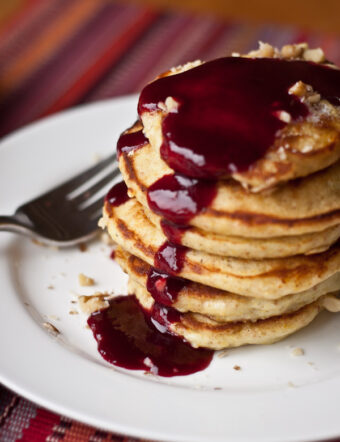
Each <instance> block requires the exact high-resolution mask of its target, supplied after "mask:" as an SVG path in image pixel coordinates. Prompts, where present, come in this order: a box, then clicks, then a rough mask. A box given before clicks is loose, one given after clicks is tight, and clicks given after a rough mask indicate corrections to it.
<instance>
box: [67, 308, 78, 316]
mask: <svg viewBox="0 0 340 442" xmlns="http://www.w3.org/2000/svg"><path fill="white" fill-rule="evenodd" d="M68 313H69V315H79V312H78V311H77V310H74V309H72V310H70V311H69V312H68Z"/></svg>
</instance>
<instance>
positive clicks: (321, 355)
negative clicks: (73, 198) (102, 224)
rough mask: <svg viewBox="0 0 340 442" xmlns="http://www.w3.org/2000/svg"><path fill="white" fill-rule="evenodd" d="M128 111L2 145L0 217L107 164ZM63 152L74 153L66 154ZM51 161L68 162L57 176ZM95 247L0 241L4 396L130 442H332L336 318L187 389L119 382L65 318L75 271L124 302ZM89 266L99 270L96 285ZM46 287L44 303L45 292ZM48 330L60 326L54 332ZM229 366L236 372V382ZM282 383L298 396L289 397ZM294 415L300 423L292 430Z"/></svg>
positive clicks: (246, 352)
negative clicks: (136, 440) (148, 441)
mask: <svg viewBox="0 0 340 442" xmlns="http://www.w3.org/2000/svg"><path fill="white" fill-rule="evenodd" d="M136 102H137V99H136V97H128V98H121V99H116V100H109V101H106V102H102V103H98V104H94V105H91V106H86V107H83V108H79V109H75V110H73V111H68V112H65V113H62V114H60V115H57V116H55V117H52V118H48V119H45V120H43V121H41V122H39V123H36V124H34V125H32V126H30V127H27V128H24V129H22V130H20V131H18V132H17V133H16V134H13V135H12V136H10V137H7V138H5V139H4V140H3V141H2V143H1V145H0V164H6V166H7V165H8V167H6V168H4V169H6V170H3V171H2V174H1V176H0V185H1V188H2V189H3V188H4V183H6V184H7V186H6V194H5V193H4V192H1V194H0V213H11V212H13V210H14V209H15V207H17V206H18V205H19V204H20V203H21V202H22V201H25V200H27V199H28V198H30V197H33V196H34V195H37V194H39V193H41V191H42V190H43V189H46V188H48V187H51V186H53V185H55V184H57V183H58V182H59V181H62V180H63V179H66V178H67V177H68V176H72V175H73V174H74V173H76V172H77V170H79V171H80V170H82V169H83V168H86V167H87V166H89V165H90V163H91V158H92V156H93V155H94V154H95V153H99V154H102V155H105V154H107V153H108V152H109V151H110V150H111V149H112V148H113V146H114V143H115V141H116V139H117V137H118V135H119V133H120V132H121V131H122V130H124V129H125V128H127V127H128V126H129V125H130V124H131V123H132V121H131V115H134V114H135V109H136ZM71 145H72V146H76V148H74V149H73V150H72V149H70V146H71ZM57 147H58V149H59V152H58V154H57V153H56V150H57V149H56V148H57ZM60 152H62V153H63V152H64V153H65V155H67V156H68V162H67V163H66V164H65V162H64V161H63V160H62V159H61V158H64V157H65V155H61V154H60ZM18 158H19V159H20V161H18ZM46 164H49V165H51V164H52V165H53V167H52V166H50V168H46ZM33 166H34V168H37V169H38V170H39V171H41V172H40V174H39V180H35V181H34V182H31V180H29V177H28V173H29V172H28V171H29V170H30V169H32V167H33ZM11 182H12V183H13V186H10V187H9V186H8V183H11ZM101 247H102V246H101V245H98V244H92V245H90V247H89V250H88V251H87V252H84V253H81V252H80V251H78V250H73V251H59V252H56V251H54V250H50V249H46V250H45V249H42V248H41V247H38V246H35V245H33V244H31V243H30V241H28V240H23V239H22V238H15V237H14V236H13V235H10V234H6V233H1V234H0V287H1V311H2V312H6V314H3V315H2V320H1V321H0V350H1V353H2V357H1V358H0V380H1V382H2V383H3V384H5V385H6V386H8V387H9V388H11V389H13V390H14V391H16V392H18V393H19V394H22V395H24V396H25V397H27V398H28V399H30V400H33V401H35V402H37V403H39V404H40V405H42V406H44V407H47V408H49V409H51V410H53V411H55V412H58V413H62V414H64V415H67V416H69V417H72V418H74V419H77V420H79V421H82V422H85V423H87V424H90V425H94V426H98V427H100V428H103V429H106V430H110V431H116V432H118V433H123V434H130V435H133V436H137V437H138V436H139V437H145V438H152V439H158V440H176V441H178V440H181V441H184V440H186V441H187V440H196V441H208V440H209V441H215V440H216V441H218V440H221V441H222V440H224V441H226V440H233V441H237V440H242V441H246V440H254V441H256V440H258V441H262V440H268V441H269V440H270V441H275V440H276V441H280V440H282V441H283V440H285V441H293V440H294V441H295V440H306V439H309V440H317V439H319V440H320V439H323V438H331V437H335V436H337V435H339V434H340V423H339V420H338V412H337V407H336V404H337V401H338V396H339V393H340V373H339V369H338V367H339V366H340V364H339V362H340V352H339V350H338V349H337V348H336V346H337V345H338V344H339V343H340V341H339V338H338V337H339V336H340V333H339V331H340V324H339V321H338V318H336V317H335V316H334V317H332V318H331V320H330V321H328V320H326V319H328V316H326V314H325V315H322V316H320V318H319V319H317V320H316V322H315V324H313V325H312V326H311V327H310V328H308V329H306V330H304V331H302V332H301V333H298V334H297V335H295V336H294V337H292V338H289V339H288V340H286V341H284V342H282V343H279V344H275V345H274V346H264V347H245V348H241V349H235V350H230V352H229V355H228V356H226V358H223V359H219V358H218V357H215V360H214V362H213V364H212V366H211V367H209V368H208V369H207V370H206V371H205V372H202V375H200V376H201V377H200V378H199V379H198V378H196V380H195V377H194V376H193V377H191V376H189V377H182V378H176V379H175V380H171V382H170V381H168V380H167V381H163V380H160V379H158V378H156V379H155V378H152V377H150V376H145V375H143V374H142V373H135V372H126V371H124V370H117V369H114V368H112V367H111V366H109V365H108V364H105V363H103V362H102V360H101V358H100V356H99V355H98V354H97V351H96V343H95V342H94V339H93V338H92V336H91V333H90V331H89V330H87V329H85V328H84V326H85V323H86V317H85V316H83V315H74V316H73V315H72V316H71V315H69V313H68V312H69V310H70V309H71V308H72V307H73V305H72V304H70V300H71V299H73V298H72V295H71V294H70V290H72V289H73V290H74V291H75V292H76V291H79V292H80V290H79V288H78V287H77V275H78V273H79V272H80V271H82V272H84V273H85V274H86V273H88V274H89V276H93V277H95V278H97V279H98V281H99V282H100V284H103V286H104V285H105V284H107V287H106V288H107V289H109V285H110V284H111V280H108V279H106V278H107V276H106V273H107V272H106V269H107V268H110V269H111V268H112V269H114V270H112V273H111V275H110V278H113V279H115V280H116V283H115V284H117V285H115V286H114V287H113V288H114V289H115V292H116V293H117V294H119V293H121V292H122V291H123V290H124V280H123V274H122V272H121V271H120V270H119V269H118V266H116V264H115V263H112V260H110V258H109V251H107V252H104V251H101V250H100V249H101ZM105 253H106V255H107V256H106V255H105ZM28 257H30V260H29V259H28ZM67 259H68V261H67V262H65V260H67ZM106 259H107V261H106ZM93 260H98V262H100V263H101V262H104V261H105V266H103V271H102V273H100V272H99V270H98V271H97V267H94V266H93ZM41 266H45V267H41ZM91 266H92V268H93V269H95V270H93V271H92V272H91V271H90V270H91ZM107 266H110V267H107ZM99 267H101V266H100V265H98V268H99ZM37 268H43V270H44V271H43V272H37ZM62 273H65V275H64V276H63V275H62ZM52 275H55V289H54V292H53V290H50V291H48V289H47V285H48V284H49V283H53V282H52V281H50V279H49V278H50V277H51V276H52ZM97 288H99V287H98V286H96V289H97ZM91 289H92V288H91ZM89 292H90V293H91V292H93V289H92V290H91V291H90V290H89ZM82 294H85V293H84V291H82ZM24 302H28V303H30V304H31V305H30V308H28V306H26V305H25V304H24ZM59 313H60V325H59V327H60V329H63V327H64V328H65V335H67V337H69V336H73V337H74V341H75V342H76V343H77V345H70V344H68V345H66V344H65V341H64V340H63V337H62V336H61V337H59V338H57V339H55V338H53V337H51V336H49V335H48V334H47V333H46V331H45V330H44V329H43V328H42V327H41V320H42V319H44V320H46V318H44V317H43V315H44V314H50V315H59ZM64 319H65V325H63V324H64V323H63V321H64ZM47 320H48V319H47ZM50 322H52V323H53V324H54V325H56V326H58V322H57V321H54V320H52V319H51V320H50ZM68 333H70V335H69V334H68ZM289 346H300V347H303V348H304V349H305V350H306V355H305V356H303V357H300V358H292V357H291V356H290V352H291V348H290V347H289ZM308 362H313V363H314V364H315V365H314V368H313V367H312V366H310V365H308ZM235 364H237V365H240V366H241V367H242V370H241V371H238V372H236V371H234V370H233V368H232V367H233V365H235ZM273 364H274V365H273ZM275 370H276V372H275ZM195 376H196V375H195ZM294 376H295V377H294ZM193 379H194V380H193ZM259 381H260V382H259ZM289 381H291V382H292V383H293V384H294V383H295V385H296V386H295V387H292V386H288V382H289ZM214 388H222V390H214ZM297 415H301V416H308V420H307V419H296V416H297ZM264 421H265V424H266V425H263V423H264ZM173 422H175V423H176V425H173V424H172V423H173ZM198 422H199V424H198ZM307 423H308V425H307Z"/></svg>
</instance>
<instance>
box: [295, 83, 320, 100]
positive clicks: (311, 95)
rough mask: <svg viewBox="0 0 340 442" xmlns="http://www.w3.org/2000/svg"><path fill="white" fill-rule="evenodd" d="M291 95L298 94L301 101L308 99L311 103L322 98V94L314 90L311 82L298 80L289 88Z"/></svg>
mask: <svg viewBox="0 0 340 442" xmlns="http://www.w3.org/2000/svg"><path fill="white" fill-rule="evenodd" d="M288 93H289V94H290V95H296V96H297V97H299V98H300V99H301V101H306V102H308V103H309V104H315V103H318V102H319V101H320V100H321V95H320V94H318V93H317V92H315V91H314V89H313V87H312V86H310V85H309V84H306V83H303V82H302V81H297V82H296V83H294V84H293V86H291V87H290V88H289V90H288Z"/></svg>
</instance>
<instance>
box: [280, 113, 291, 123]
mask: <svg viewBox="0 0 340 442" xmlns="http://www.w3.org/2000/svg"><path fill="white" fill-rule="evenodd" d="M276 116H277V118H278V119H279V120H281V121H283V122H284V123H290V122H291V121H292V117H291V115H290V114H289V113H288V112H286V111H283V110H281V111H278V112H277V113H276Z"/></svg>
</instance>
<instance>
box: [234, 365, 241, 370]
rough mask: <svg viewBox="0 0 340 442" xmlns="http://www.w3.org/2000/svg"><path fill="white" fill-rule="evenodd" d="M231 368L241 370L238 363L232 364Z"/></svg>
mask: <svg viewBox="0 0 340 442" xmlns="http://www.w3.org/2000/svg"><path fill="white" fill-rule="evenodd" d="M233 369H234V370H236V371H240V370H242V369H241V367H240V366H239V365H234V366H233Z"/></svg>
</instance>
